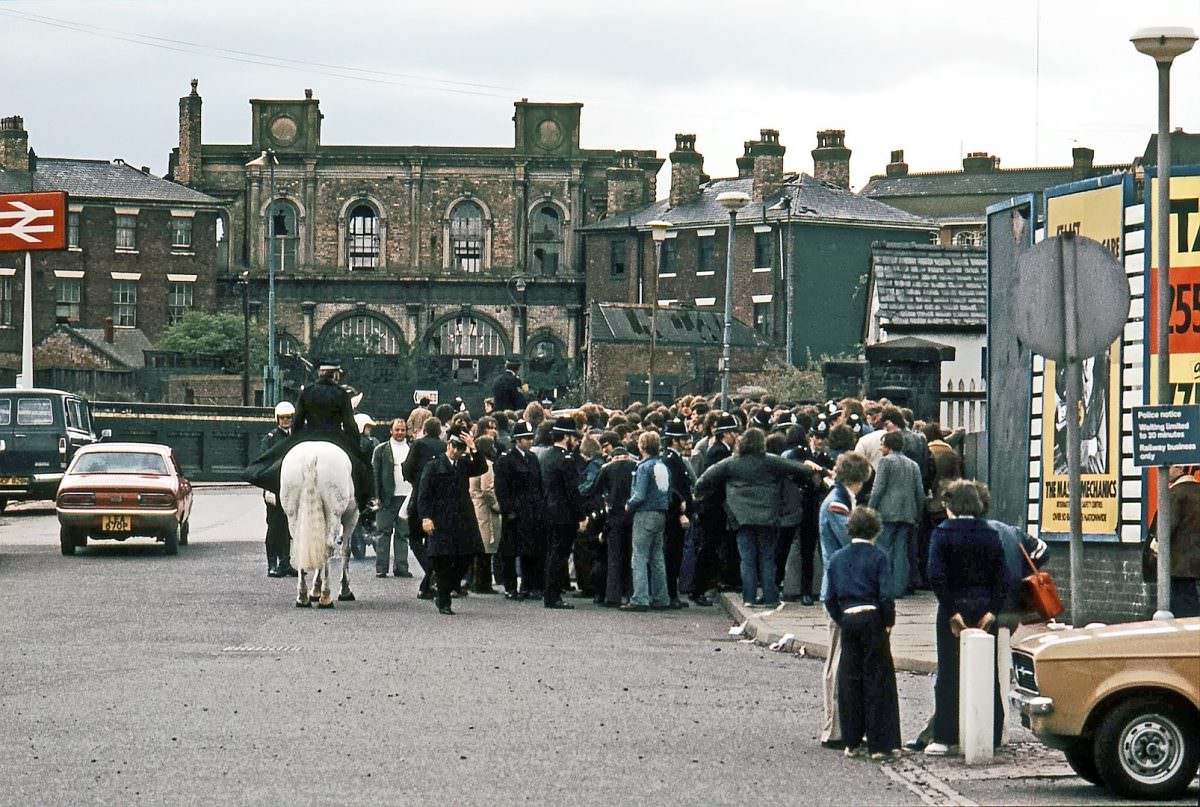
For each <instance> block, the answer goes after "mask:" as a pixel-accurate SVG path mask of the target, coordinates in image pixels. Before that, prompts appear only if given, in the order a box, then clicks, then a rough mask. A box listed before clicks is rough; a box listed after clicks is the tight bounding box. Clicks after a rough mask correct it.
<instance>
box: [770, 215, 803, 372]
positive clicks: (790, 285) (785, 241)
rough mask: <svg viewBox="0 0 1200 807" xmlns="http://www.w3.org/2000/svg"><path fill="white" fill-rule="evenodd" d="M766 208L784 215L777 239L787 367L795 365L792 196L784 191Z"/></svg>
mask: <svg viewBox="0 0 1200 807" xmlns="http://www.w3.org/2000/svg"><path fill="white" fill-rule="evenodd" d="M767 210H782V211H784V214H785V216H786V221H787V224H786V227H785V229H786V230H787V233H786V235H784V236H783V237H782V238H780V239H779V252H780V263H781V264H782V266H783V284H784V286H783V287H784V297H783V304H784V306H785V308H784V312H783V328H784V330H783V348H784V351H785V353H786V358H787V365H788V367H795V366H796V362H795V357H794V356H793V355H792V305H793V303H794V301H793V299H792V298H793V297H794V296H795V281H794V280H793V279H792V197H791V196H789V195H787V194H786V193H785V194H784V195H783V196H782V197H780V199H779V201H778V202H776V203H775V204H773V205H771V206H770V207H768V208H767Z"/></svg>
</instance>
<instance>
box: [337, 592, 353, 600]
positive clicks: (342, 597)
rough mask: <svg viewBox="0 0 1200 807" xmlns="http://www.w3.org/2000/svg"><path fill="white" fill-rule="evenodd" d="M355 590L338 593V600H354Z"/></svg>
mask: <svg viewBox="0 0 1200 807" xmlns="http://www.w3.org/2000/svg"><path fill="white" fill-rule="evenodd" d="M354 599H355V598H354V592H353V591H347V592H346V593H345V594H339V595H338V602H354Z"/></svg>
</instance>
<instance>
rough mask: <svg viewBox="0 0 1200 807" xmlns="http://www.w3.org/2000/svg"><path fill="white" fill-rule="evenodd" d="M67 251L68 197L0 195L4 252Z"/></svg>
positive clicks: (57, 194)
mask: <svg viewBox="0 0 1200 807" xmlns="http://www.w3.org/2000/svg"><path fill="white" fill-rule="evenodd" d="M66 248H67V195H66V194H65V193H62V192H54V193H6V194H3V195H0V252H29V251H35V250H53V249H66Z"/></svg>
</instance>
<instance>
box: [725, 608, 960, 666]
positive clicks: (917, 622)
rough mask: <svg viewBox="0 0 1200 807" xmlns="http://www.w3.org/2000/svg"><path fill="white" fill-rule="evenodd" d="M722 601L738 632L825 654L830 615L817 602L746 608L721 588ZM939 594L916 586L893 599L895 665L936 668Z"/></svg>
mask: <svg viewBox="0 0 1200 807" xmlns="http://www.w3.org/2000/svg"><path fill="white" fill-rule="evenodd" d="M721 604H722V605H723V606H724V607H725V611H726V612H727V613H728V614H729V616H730V617H731V618H732V619H733V620H734V621H735V622H736V623H737V625H738V626H740V627H741V630H742V634H741V635H742V637H743V638H746V639H753V640H754V642H755V643H756V644H760V645H768V646H771V647H772V649H773V650H781V651H783V652H788V653H794V654H796V655H800V656H812V657H815V658H822V659H823V658H825V657H826V656H828V655H829V616H828V615H827V614H826V613H825V608H824V607H823V606H822V605H821V603H820V602H819V601H818V602H817V603H816V604H815V605H801V604H800V603H798V602H785V603H781V604H780V605H779V607H778V608H774V609H767V608H747V607H746V606H745V605H744V604H743V603H742V598H741V595H739V594H736V593H730V592H725V593H722V594H721ZM936 612H937V599H936V598H935V597H934V596H933V594H932V593H931V592H928V591H919V592H917V593H916V594H913V595H911V596H908V597H903V598H901V599H899V600H897V601H896V626H895V627H894V628H892V661H893V663H894V664H895V665H896V669H897V670H902V671H905V672H913V673H923V674H929V673H933V672H936V671H937V648H936V647H935V646H934V635H933V620H934V616H935V614H936Z"/></svg>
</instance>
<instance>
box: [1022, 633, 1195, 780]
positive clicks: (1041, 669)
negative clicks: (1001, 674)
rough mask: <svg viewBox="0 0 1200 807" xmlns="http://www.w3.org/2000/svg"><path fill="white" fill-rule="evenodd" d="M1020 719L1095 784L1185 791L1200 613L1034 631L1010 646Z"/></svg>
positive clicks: (1191, 760)
mask: <svg viewBox="0 0 1200 807" xmlns="http://www.w3.org/2000/svg"><path fill="white" fill-rule="evenodd" d="M1013 674H1014V677H1015V679H1016V680H1015V687H1014V689H1013V690H1012V692H1011V695H1010V697H1011V699H1012V703H1013V706H1014V707H1015V708H1016V710H1017V711H1018V712H1019V713H1020V715H1021V723H1022V724H1023V725H1024V726H1025V727H1026V728H1029V729H1031V730H1032V731H1033V733H1034V734H1036V735H1037V737H1038V739H1039V740H1041V741H1042V742H1043V743H1045V744H1046V745H1048V746H1050V747H1051V748H1059V749H1062V751H1063V753H1064V754H1065V755H1066V758H1067V763H1068V764H1069V765H1070V766H1071V768H1072V769H1073V770H1074V771H1075V772H1076V773H1077V774H1079V775H1080V776H1081V777H1083V778H1084V779H1086V780H1087V781H1089V782H1091V783H1092V784H1097V785H1103V786H1105V787H1107V788H1108V789H1109V790H1111V791H1112V792H1114V793H1116V794H1117V795H1120V796H1125V797H1127V798H1136V799H1167V798H1175V797H1178V796H1181V795H1183V793H1185V792H1186V791H1187V788H1188V785H1189V784H1190V783H1191V781H1192V779H1193V777H1195V775H1196V768H1197V764H1198V763H1200V617H1192V618H1188V619H1173V620H1168V621H1162V622H1133V623H1127V624H1121V625H1103V626H1098V627H1088V628H1080V629H1077V630H1064V631H1050V632H1046V633H1039V634H1037V635H1035V636H1031V637H1029V638H1027V639H1024V640H1023V641H1021V642H1019V643H1017V644H1016V645H1014V647H1013Z"/></svg>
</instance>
